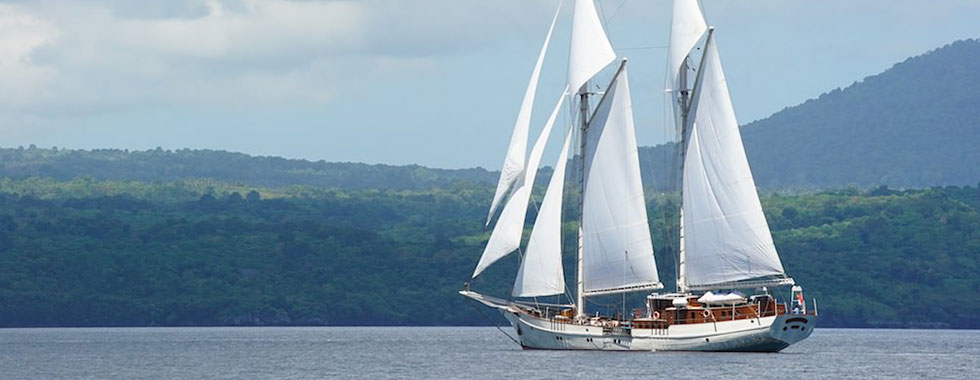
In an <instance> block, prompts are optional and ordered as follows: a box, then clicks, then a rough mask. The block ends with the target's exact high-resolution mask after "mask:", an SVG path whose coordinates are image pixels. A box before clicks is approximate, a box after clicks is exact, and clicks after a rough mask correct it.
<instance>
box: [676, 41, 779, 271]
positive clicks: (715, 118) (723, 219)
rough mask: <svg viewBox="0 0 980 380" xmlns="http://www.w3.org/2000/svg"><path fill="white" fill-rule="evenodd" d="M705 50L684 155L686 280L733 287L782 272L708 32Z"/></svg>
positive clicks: (716, 52)
mask: <svg viewBox="0 0 980 380" xmlns="http://www.w3.org/2000/svg"><path fill="white" fill-rule="evenodd" d="M705 54H706V56H705V57H704V59H703V60H704V64H703V66H702V67H701V68H700V70H703V72H702V73H700V75H702V76H703V77H702V79H701V84H700V85H699V87H698V89H697V90H696V91H695V95H694V96H695V105H694V107H693V110H692V114H693V115H694V123H693V124H694V126H693V128H692V130H691V131H690V138H689V142H688V146H687V152H686V154H685V162H684V187H683V200H682V201H683V206H682V207H683V213H684V218H683V224H684V243H685V249H684V252H685V260H686V281H687V285H688V286H689V287H690V288H691V289H705V288H710V287H711V286H713V285H719V287H726V288H735V287H739V286H737V284H738V283H739V282H743V281H751V282H753V283H754V284H758V283H759V282H758V280H760V279H766V278H769V279H772V278H777V279H781V278H785V274H784V271H783V265H782V263H781V262H780V260H779V255H778V254H777V253H776V248H775V245H774V244H773V241H772V235H771V234H770V231H769V224H768V223H767V222H766V218H765V215H764V214H763V212H762V205H761V203H760V202H759V196H758V193H757V192H756V188H755V181H754V180H753V178H752V172H751V171H750V169H749V164H748V160H747V159H746V157H745V149H744V147H743V146H742V139H741V136H740V134H739V130H738V122H737V120H736V119H735V111H734V108H733V107H732V103H731V99H730V97H729V92H728V85H727V84H726V82H725V74H724V72H723V70H722V67H721V60H720V59H719V57H718V50H717V47H716V46H715V43H714V41H713V39H708V42H707V45H706V46H705Z"/></svg>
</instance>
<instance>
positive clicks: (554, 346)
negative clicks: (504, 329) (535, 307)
mask: <svg viewBox="0 0 980 380" xmlns="http://www.w3.org/2000/svg"><path fill="white" fill-rule="evenodd" d="M500 311H501V313H503V315H504V317H505V318H507V320H508V321H509V322H510V324H511V325H512V326H514V329H515V331H517V335H518V340H519V341H520V343H521V346H522V347H523V348H524V349H543V350H606V351H727V352H779V351H781V350H783V349H784V348H786V347H789V346H790V345H792V344H794V343H796V342H799V341H801V340H803V339H806V338H807V337H808V336H810V334H811V333H812V332H813V328H814V327H815V325H816V317H815V316H813V315H805V314H784V315H776V316H768V317H761V318H752V319H739V320H734V321H718V322H713V323H697V324H690V325H671V326H669V327H667V328H666V329H633V330H632V332H631V333H615V332H604V329H603V327H601V326H591V325H582V324H574V323H566V322H555V321H552V320H549V319H543V318H538V317H534V316H532V315H529V314H526V313H520V312H515V311H512V310H506V309H500Z"/></svg>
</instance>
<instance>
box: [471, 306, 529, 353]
mask: <svg viewBox="0 0 980 380" xmlns="http://www.w3.org/2000/svg"><path fill="white" fill-rule="evenodd" d="M475 302H476V301H473V300H470V306H473V308H474V309H476V311H477V312H478V313H480V315H482V316H483V318H485V319H486V320H487V322H490V323H491V324H493V327H496V328H497V330H498V331H500V333H501V334H504V336H506V337H507V339H510V340H511V341H513V342H514V343H517V345H518V346H521V347H524V345H523V344H521V342H518V341H517V339H514V337H512V336H510V334H508V333H507V332H506V331H504V329H502V328H500V325H498V324H497V322H494V321H493V320H492V319H490V317H488V316H487V315H486V314H484V313H483V310H480V308H479V307H477V306H476V305H475Z"/></svg>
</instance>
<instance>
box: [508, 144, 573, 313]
mask: <svg viewBox="0 0 980 380" xmlns="http://www.w3.org/2000/svg"><path fill="white" fill-rule="evenodd" d="M571 142H572V134H571V133H568V134H567V136H566V137H565V144H564V145H563V146H562V148H561V153H560V154H559V155H558V162H557V163H556V164H555V171H554V173H552V174H551V181H549V183H548V190H547V191H546V192H545V195H544V200H542V201H541V208H540V209H539V210H538V217H537V219H536V220H535V221H534V228H532V229H531V238H530V239H529V240H528V242H527V249H526V250H525V252H524V260H523V261H521V269H520V270H519V271H518V272H517V279H516V280H514V291H513V293H512V294H513V296H514V297H541V296H550V295H555V294H562V293H564V292H565V271H564V269H563V268H562V264H561V201H562V196H563V195H564V191H565V166H566V165H565V164H566V163H567V162H568V147H569V145H571Z"/></svg>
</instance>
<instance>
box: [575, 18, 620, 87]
mask: <svg viewBox="0 0 980 380" xmlns="http://www.w3.org/2000/svg"><path fill="white" fill-rule="evenodd" d="M592 1H593V0H575V15H574V17H573V18H572V41H571V49H570V51H569V55H568V87H569V89H570V90H572V91H578V90H579V88H581V87H582V85H584V84H585V82H588V81H589V79H592V77H593V76H595V75H596V74H597V73H598V72H599V71H601V70H602V69H603V68H604V67H606V66H608V65H609V64H610V63H612V61H613V60H615V59H616V52H615V51H613V48H612V45H611V44H610V43H609V38H607V37H606V31H605V29H603V28H602V22H601V21H599V14H598V13H596V10H595V3H593V2H592Z"/></svg>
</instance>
